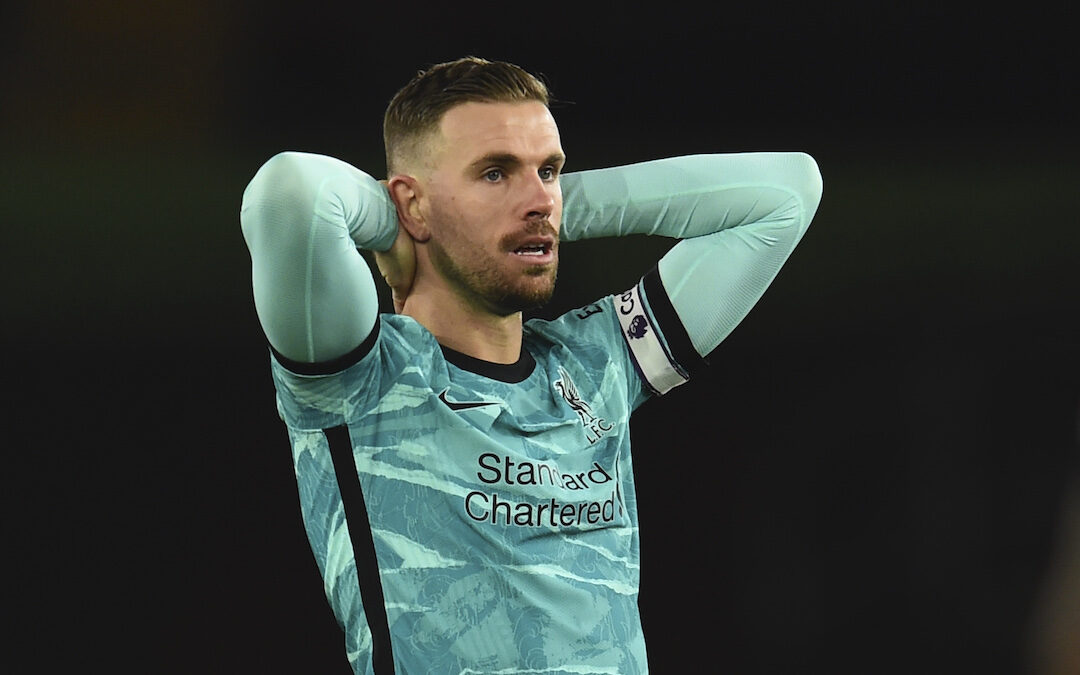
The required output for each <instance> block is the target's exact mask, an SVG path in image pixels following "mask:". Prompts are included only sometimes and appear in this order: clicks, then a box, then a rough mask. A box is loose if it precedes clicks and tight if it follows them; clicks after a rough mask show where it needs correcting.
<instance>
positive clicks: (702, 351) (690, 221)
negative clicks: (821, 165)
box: [562, 153, 822, 357]
mask: <svg viewBox="0 0 1080 675" xmlns="http://www.w3.org/2000/svg"><path fill="white" fill-rule="evenodd" d="M562 188H563V199H564V205H563V221H564V225H563V230H562V237H563V239H565V240H567V241H573V240H576V239H586V238H591V237H607V236H623V235H628V234H658V235H663V236H668V237H676V238H679V239H682V240H683V241H681V242H679V243H678V244H676V245H675V247H673V248H672V249H671V250H670V251H668V253H667V254H666V255H664V257H663V258H661V260H660V262H659V264H658V271H659V278H660V281H661V283H662V284H663V289H664V291H665V293H666V295H667V297H668V298H669V299H670V303H671V305H672V306H673V308H674V310H675V313H676V314H677V315H678V318H679V320H680V322H681V323H682V325H683V327H685V329H686V333H687V334H688V335H689V338H690V341H691V342H692V344H693V347H694V349H695V350H696V351H697V354H698V356H701V357H704V356H706V355H708V353H709V352H711V351H712V350H713V349H714V348H715V347H716V346H717V345H718V344H720V342H721V341H722V340H723V339H724V338H725V337H727V335H728V334H729V333H730V332H731V331H732V330H733V329H734V328H735V326H736V325H738V323H739V322H740V321H741V320H742V319H743V317H745V316H746V314H747V313H748V312H749V311H750V309H751V308H752V307H753V306H754V304H755V303H756V302H757V301H758V299H759V298H760V297H761V295H762V294H763V293H764V292H765V289H766V288H767V287H768V286H769V284H770V283H771V282H772V280H773V278H775V276H776V274H777V273H778V272H779V271H780V267H781V266H782V265H783V264H784V262H785V261H786V260H787V258H788V256H789V255H790V254H791V252H792V250H794V248H795V245H796V244H798V243H799V240H800V239H801V238H802V236H803V234H804V233H805V232H806V229H807V227H809V225H810V220H811V218H813V215H814V212H815V211H816V210H817V206H818V203H819V202H820V200H821V189H822V185H821V174H820V173H819V172H818V168H817V164H816V163H815V162H814V160H813V159H812V158H811V157H810V156H809V155H806V154H803V153H743V154H727V155H695V156H689V157H677V158H672V159H665V160H657V161H652V162H644V163H641V164H633V165H629V166H625V167H618V168H614V169H601V170H596V171H583V172H578V173H569V174H566V175H565V176H563V178H562ZM656 300H659V299H656ZM654 304H655V303H654Z"/></svg>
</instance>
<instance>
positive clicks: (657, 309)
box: [641, 267, 709, 375]
mask: <svg viewBox="0 0 1080 675" xmlns="http://www.w3.org/2000/svg"><path fill="white" fill-rule="evenodd" d="M641 285H642V286H643V287H644V288H645V299H646V300H648V301H649V309H650V310H651V311H652V314H653V317H655V318H656V323H657V324H658V325H659V326H660V330H661V331H662V332H663V334H664V341H665V342H667V348H668V352H669V353H670V354H671V358H673V359H675V361H676V362H677V363H678V364H679V366H681V367H682V369H683V370H684V371H685V372H686V373H687V374H688V375H692V374H693V373H694V372H696V371H697V370H700V369H701V367H702V366H705V365H708V363H709V361H708V359H705V358H702V357H701V355H700V354H698V352H697V349H695V348H694V343H693V342H692V341H691V340H690V334H689V333H687V332H686V327H685V326H683V322H682V319H680V318H679V315H678V313H677V312H676V311H675V307H674V306H673V305H672V304H671V299H670V298H668V294H667V290H666V289H665V288H664V282H663V280H661V279H660V268H659V267H653V268H652V269H651V270H649V273H648V274H646V275H645V276H644V277H642V279H641Z"/></svg>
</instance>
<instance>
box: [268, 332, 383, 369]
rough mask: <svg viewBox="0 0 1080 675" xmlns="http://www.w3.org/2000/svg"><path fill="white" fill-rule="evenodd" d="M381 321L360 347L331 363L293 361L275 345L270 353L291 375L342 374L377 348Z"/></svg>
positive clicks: (271, 346) (330, 361)
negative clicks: (275, 347) (376, 343)
mask: <svg viewBox="0 0 1080 675" xmlns="http://www.w3.org/2000/svg"><path fill="white" fill-rule="evenodd" d="M379 323H380V322H379V319H378V318H376V319H375V325H374V326H373V327H372V328H371V332H370V333H368V336H367V337H366V338H364V341H363V342H361V343H360V346H359V347H357V348H356V349H354V350H352V351H351V352H349V353H348V354H345V355H344V356H339V357H337V358H336V359H331V360H329V361H320V362H318V363H305V362H303V361H293V360H292V359H290V358H286V357H285V356H283V355H282V354H281V352H279V351H278V350H276V349H274V345H270V351H271V352H273V354H274V358H275V359H277V362H278V363H280V364H281V365H282V366H284V367H285V370H288V371H289V372H291V373H296V374H297V375H333V374H334V373H340V372H341V371H343V370H345V369H346V368H348V367H349V366H353V365H356V364H357V363H358V362H359V361H360V359H362V358H364V357H365V356H367V354H368V352H370V351H371V348H372V347H374V346H375V340H377V339H378V338H379Z"/></svg>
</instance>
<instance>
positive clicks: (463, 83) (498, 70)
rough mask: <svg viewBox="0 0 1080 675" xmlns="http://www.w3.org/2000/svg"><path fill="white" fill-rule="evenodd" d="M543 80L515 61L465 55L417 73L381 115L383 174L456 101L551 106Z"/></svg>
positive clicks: (414, 148) (414, 149)
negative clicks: (489, 59) (508, 61)
mask: <svg viewBox="0 0 1080 675" xmlns="http://www.w3.org/2000/svg"><path fill="white" fill-rule="evenodd" d="M550 98H551V95H550V93H549V91H548V87H547V85H546V84H545V83H544V82H543V81H541V80H540V78H538V77H536V76H535V75H533V74H531V73H529V72H527V71H525V70H524V69H522V68H521V67H519V66H516V65H514V64H512V63H506V62H504V61H488V60H486V59H480V58H476V57H474V56H467V57H465V58H461V59H457V60H456V61H448V62H446V63H440V64H437V65H434V66H431V67H430V68H428V69H427V70H421V71H419V72H417V74H416V76H414V77H413V79H412V80H410V81H409V83H408V84H406V85H405V86H404V87H402V88H401V89H400V90H399V91H398V92H397V93H396V94H395V95H394V98H392V99H391V100H390V104H389V105H388V106H387V108H386V114H385V115H384V116H383V144H384V146H385V148H386V171H387V175H393V174H394V173H395V172H396V171H398V170H399V169H401V168H403V167H404V165H405V164H407V162H408V159H409V158H412V157H415V156H417V155H418V154H419V150H420V145H421V142H422V140H423V138H424V137H425V136H426V135H428V134H430V133H432V132H434V131H437V130H438V128H439V124H440V123H441V122H442V118H443V115H445V114H446V111H448V110H450V109H451V108H453V107H454V106H456V105H459V104H461V103H468V102H474V103H504V102H518V101H539V102H540V103H543V104H544V105H545V106H548V105H550Z"/></svg>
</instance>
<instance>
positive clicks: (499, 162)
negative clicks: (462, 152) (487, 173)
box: [469, 152, 566, 169]
mask: <svg viewBox="0 0 1080 675" xmlns="http://www.w3.org/2000/svg"><path fill="white" fill-rule="evenodd" d="M564 162H566V155H564V154H562V153H561V152H556V153H552V154H550V155H548V156H547V157H546V158H545V159H544V161H543V162H542V164H544V165H548V164H554V165H556V166H562V164H563V163H564ZM522 164H523V162H522V161H521V158H520V157H518V156H517V155H514V154H512V153H509V152H489V153H488V154H486V155H484V156H483V157H480V158H479V159H477V160H476V161H474V162H473V163H472V164H470V165H469V168H471V169H480V168H482V167H486V166H493V165H494V166H503V167H506V168H507V169H516V168H518V167H519V166H521V165H522Z"/></svg>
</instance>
